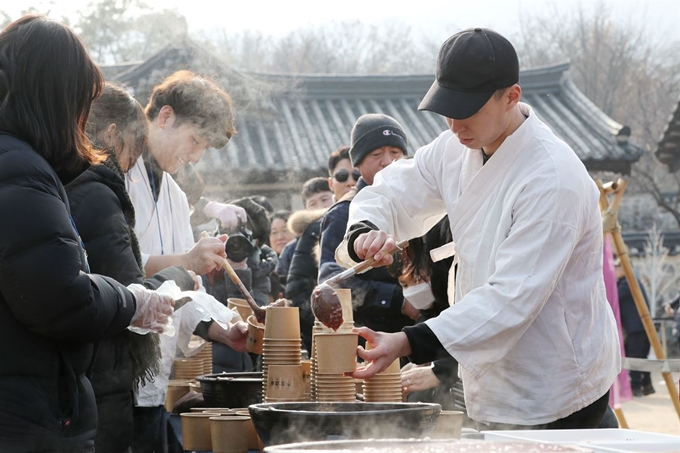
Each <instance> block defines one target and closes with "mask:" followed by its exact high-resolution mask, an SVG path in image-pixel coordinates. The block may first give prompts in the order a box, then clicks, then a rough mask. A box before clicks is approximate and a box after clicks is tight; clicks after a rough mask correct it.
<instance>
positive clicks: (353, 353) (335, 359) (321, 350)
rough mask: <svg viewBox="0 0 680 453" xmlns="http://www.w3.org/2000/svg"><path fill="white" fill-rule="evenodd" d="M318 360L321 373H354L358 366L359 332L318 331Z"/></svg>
mask: <svg viewBox="0 0 680 453" xmlns="http://www.w3.org/2000/svg"><path fill="white" fill-rule="evenodd" d="M314 338H315V347H316V361H317V368H318V372H319V373H340V374H341V373H352V372H354V371H355V370H356V367H357V345H358V344H359V334H357V333H353V332H342V333H317V334H316V335H315V336H314Z"/></svg>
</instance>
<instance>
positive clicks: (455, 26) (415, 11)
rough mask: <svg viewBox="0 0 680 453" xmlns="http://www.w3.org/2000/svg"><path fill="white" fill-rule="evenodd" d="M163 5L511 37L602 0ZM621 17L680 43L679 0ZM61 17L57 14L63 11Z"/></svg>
mask: <svg viewBox="0 0 680 453" xmlns="http://www.w3.org/2000/svg"><path fill="white" fill-rule="evenodd" d="M144 1H145V2H146V3H147V4H148V5H150V6H152V7H158V8H176V9H177V10H178V11H179V12H180V13H181V14H182V15H184V16H185V17H186V18H187V22H188V23H189V30H190V32H199V33H200V32H203V31H210V30H217V29H224V30H225V32H226V33H227V34H231V33H238V32H241V31H245V30H257V31H260V32H262V33H264V34H268V35H273V36H281V35H284V34H285V33H287V32H289V31H292V30H295V29H298V28H303V27H307V26H321V25H324V24H329V23H332V22H341V21H353V20H359V21H361V22H364V23H367V24H376V25H380V24H382V23H385V22H389V21H398V22H399V23H403V24H405V25H408V26H410V27H411V28H412V29H413V31H414V32H416V33H422V34H425V35H427V36H430V37H432V38H433V39H440V40H441V41H443V40H445V39H446V38H448V37H449V36H450V35H451V34H453V33H455V32H457V31H459V30H461V29H463V28H468V27H480V26H481V27H488V28H492V29H495V30H496V31H498V32H500V33H501V34H504V35H506V36H508V37H511V36H512V35H513V34H516V33H518V32H519V23H520V20H521V19H520V18H521V15H522V14H524V13H525V12H529V13H535V14H541V13H548V12H550V11H553V10H554V9H557V10H558V11H562V12H564V11H569V10H570V9H571V10H573V9H575V8H578V6H579V5H580V4H583V5H584V6H585V8H591V7H592V4H593V3H595V2H596V1H597V0H586V1H580V0H562V1H559V0H465V1H463V0H390V1H386V0H336V1H324V0H287V1H283V0H238V1H234V0H222V1H220V0H144ZM601 1H602V2H603V3H605V4H606V5H608V6H610V7H611V8H612V11H613V15H614V17H616V18H617V20H620V21H622V23H626V24H627V23H634V24H640V23H641V24H643V25H644V27H645V28H647V29H648V30H649V31H650V33H652V35H654V36H655V37H658V38H661V39H666V38H670V39H672V40H674V41H679V42H680V26H678V24H680V0H601ZM87 2H88V0H22V1H19V2H13V3H12V4H9V1H8V2H3V3H7V5H5V6H0V10H4V11H5V12H7V13H9V14H10V16H11V18H12V19H16V18H17V17H18V16H19V14H20V11H21V9H22V8H25V7H26V6H28V5H34V6H36V7H37V8H38V9H40V10H43V11H44V10H52V11H53V12H54V13H56V14H60V15H63V16H67V17H69V16H70V17H74V15H75V13H76V12H77V11H78V10H79V9H81V8H83V7H84V6H85V5H86V4H87ZM57 17H58V16H57Z"/></svg>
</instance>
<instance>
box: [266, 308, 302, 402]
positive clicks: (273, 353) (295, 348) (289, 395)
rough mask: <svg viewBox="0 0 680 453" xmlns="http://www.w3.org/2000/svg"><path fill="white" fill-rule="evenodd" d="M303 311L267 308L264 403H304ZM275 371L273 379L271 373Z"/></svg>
mask: <svg viewBox="0 0 680 453" xmlns="http://www.w3.org/2000/svg"><path fill="white" fill-rule="evenodd" d="M301 349H302V342H301V340H300V309H299V308H298V307H267V317H266V321H265V327H264V341H263V345H262V395H263V397H264V401H265V402H281V401H301V400H302V399H303V397H304V396H303V394H304V387H303V381H302V368H301V366H300V361H301V358H302V356H301ZM270 367H273V368H272V374H271V376H270V373H269V370H270Z"/></svg>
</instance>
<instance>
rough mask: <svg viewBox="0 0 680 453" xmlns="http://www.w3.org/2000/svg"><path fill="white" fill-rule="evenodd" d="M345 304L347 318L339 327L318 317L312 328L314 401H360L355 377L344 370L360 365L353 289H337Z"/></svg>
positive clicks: (312, 396)
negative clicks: (357, 363)
mask: <svg viewBox="0 0 680 453" xmlns="http://www.w3.org/2000/svg"><path fill="white" fill-rule="evenodd" d="M335 291H336V293H337V295H338V298H339V299H340V303H341V304H342V316H343V320H344V322H343V323H342V325H341V326H340V327H339V328H338V330H337V331H334V330H333V329H330V328H328V327H326V326H324V325H323V324H322V323H321V322H319V321H318V320H317V321H316V322H315V323H314V327H313V331H312V353H311V361H312V363H311V370H310V371H311V383H310V387H311V392H310V394H311V399H312V400H313V401H319V402H326V401H340V402H342V401H344V402H351V401H356V386H355V384H354V378H352V377H350V376H345V374H344V373H346V372H352V371H354V370H355V368H356V348H357V341H358V335H357V334H355V333H352V328H353V327H354V315H353V311H352V294H351V291H350V290H349V289H336V290H335Z"/></svg>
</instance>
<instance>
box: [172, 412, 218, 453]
mask: <svg viewBox="0 0 680 453" xmlns="http://www.w3.org/2000/svg"><path fill="white" fill-rule="evenodd" d="M214 416H215V414H210V413H209V414H206V413H201V412H183V413H181V414H180V417H181V418H182V446H183V447H184V449H185V450H212V442H211V439H210V417H214Z"/></svg>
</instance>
